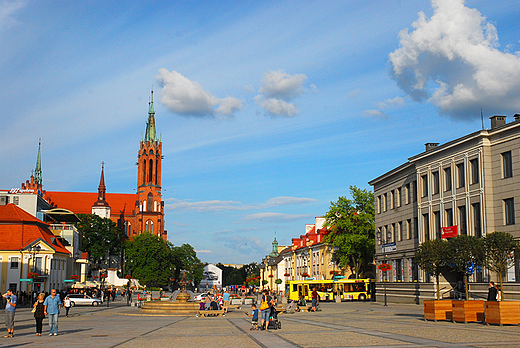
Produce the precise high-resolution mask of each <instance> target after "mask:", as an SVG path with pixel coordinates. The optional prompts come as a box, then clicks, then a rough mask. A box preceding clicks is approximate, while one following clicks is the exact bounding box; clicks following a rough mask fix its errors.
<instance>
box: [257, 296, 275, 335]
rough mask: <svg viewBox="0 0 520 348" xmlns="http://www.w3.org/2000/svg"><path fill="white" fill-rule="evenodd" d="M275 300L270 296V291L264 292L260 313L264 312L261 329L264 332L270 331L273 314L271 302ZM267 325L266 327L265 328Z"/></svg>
mask: <svg viewBox="0 0 520 348" xmlns="http://www.w3.org/2000/svg"><path fill="white" fill-rule="evenodd" d="M272 301H273V299H272V298H271V296H269V291H268V290H264V292H263V295H262V302H261V303H260V311H261V312H262V320H261V321H260V328H261V329H262V330H266V331H267V330H268V326H269V314H270V313H271V302H272ZM264 324H265V327H264Z"/></svg>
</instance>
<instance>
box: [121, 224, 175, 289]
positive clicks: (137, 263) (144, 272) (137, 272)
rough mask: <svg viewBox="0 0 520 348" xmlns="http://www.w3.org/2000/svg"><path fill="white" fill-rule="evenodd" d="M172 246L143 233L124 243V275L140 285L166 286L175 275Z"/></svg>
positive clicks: (158, 238) (154, 236)
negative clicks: (134, 279)
mask: <svg viewBox="0 0 520 348" xmlns="http://www.w3.org/2000/svg"><path fill="white" fill-rule="evenodd" d="M172 248H173V244H171V243H170V242H168V241H165V240H163V239H162V238H161V237H159V236H156V235H154V234H151V233H149V232H144V233H142V234H140V235H138V236H135V237H133V238H132V239H131V240H128V241H127V242H126V243H125V251H126V263H125V268H126V273H127V274H131V275H132V276H133V277H135V278H137V279H139V282H141V283H142V284H149V283H152V282H153V284H154V285H157V286H167V285H168V284H169V283H170V279H171V277H172V276H173V275H174V273H175V263H174V253H173V252H172Z"/></svg>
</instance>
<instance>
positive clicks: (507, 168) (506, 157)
mask: <svg viewBox="0 0 520 348" xmlns="http://www.w3.org/2000/svg"><path fill="white" fill-rule="evenodd" d="M502 176H503V177H504V178H510V177H512V176H513V161H512V158H511V151H507V152H504V153H503V154H502Z"/></svg>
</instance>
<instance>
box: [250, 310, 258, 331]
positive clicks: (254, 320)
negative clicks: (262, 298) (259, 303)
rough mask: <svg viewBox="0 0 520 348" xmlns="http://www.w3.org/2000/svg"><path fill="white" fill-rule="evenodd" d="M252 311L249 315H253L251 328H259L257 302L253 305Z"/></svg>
mask: <svg viewBox="0 0 520 348" xmlns="http://www.w3.org/2000/svg"><path fill="white" fill-rule="evenodd" d="M251 309H252V312H251V314H249V315H248V317H253V318H252V319H251V328H250V329H249V330H258V308H256V305H255V304H252V305H251Z"/></svg>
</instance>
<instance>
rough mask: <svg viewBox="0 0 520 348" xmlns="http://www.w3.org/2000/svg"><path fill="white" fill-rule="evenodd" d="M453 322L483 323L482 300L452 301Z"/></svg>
mask: <svg viewBox="0 0 520 348" xmlns="http://www.w3.org/2000/svg"><path fill="white" fill-rule="evenodd" d="M452 307H453V314H452V320H453V321H462V322H465V323H467V322H475V321H481V322H484V300H473V301H453V306H452Z"/></svg>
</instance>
